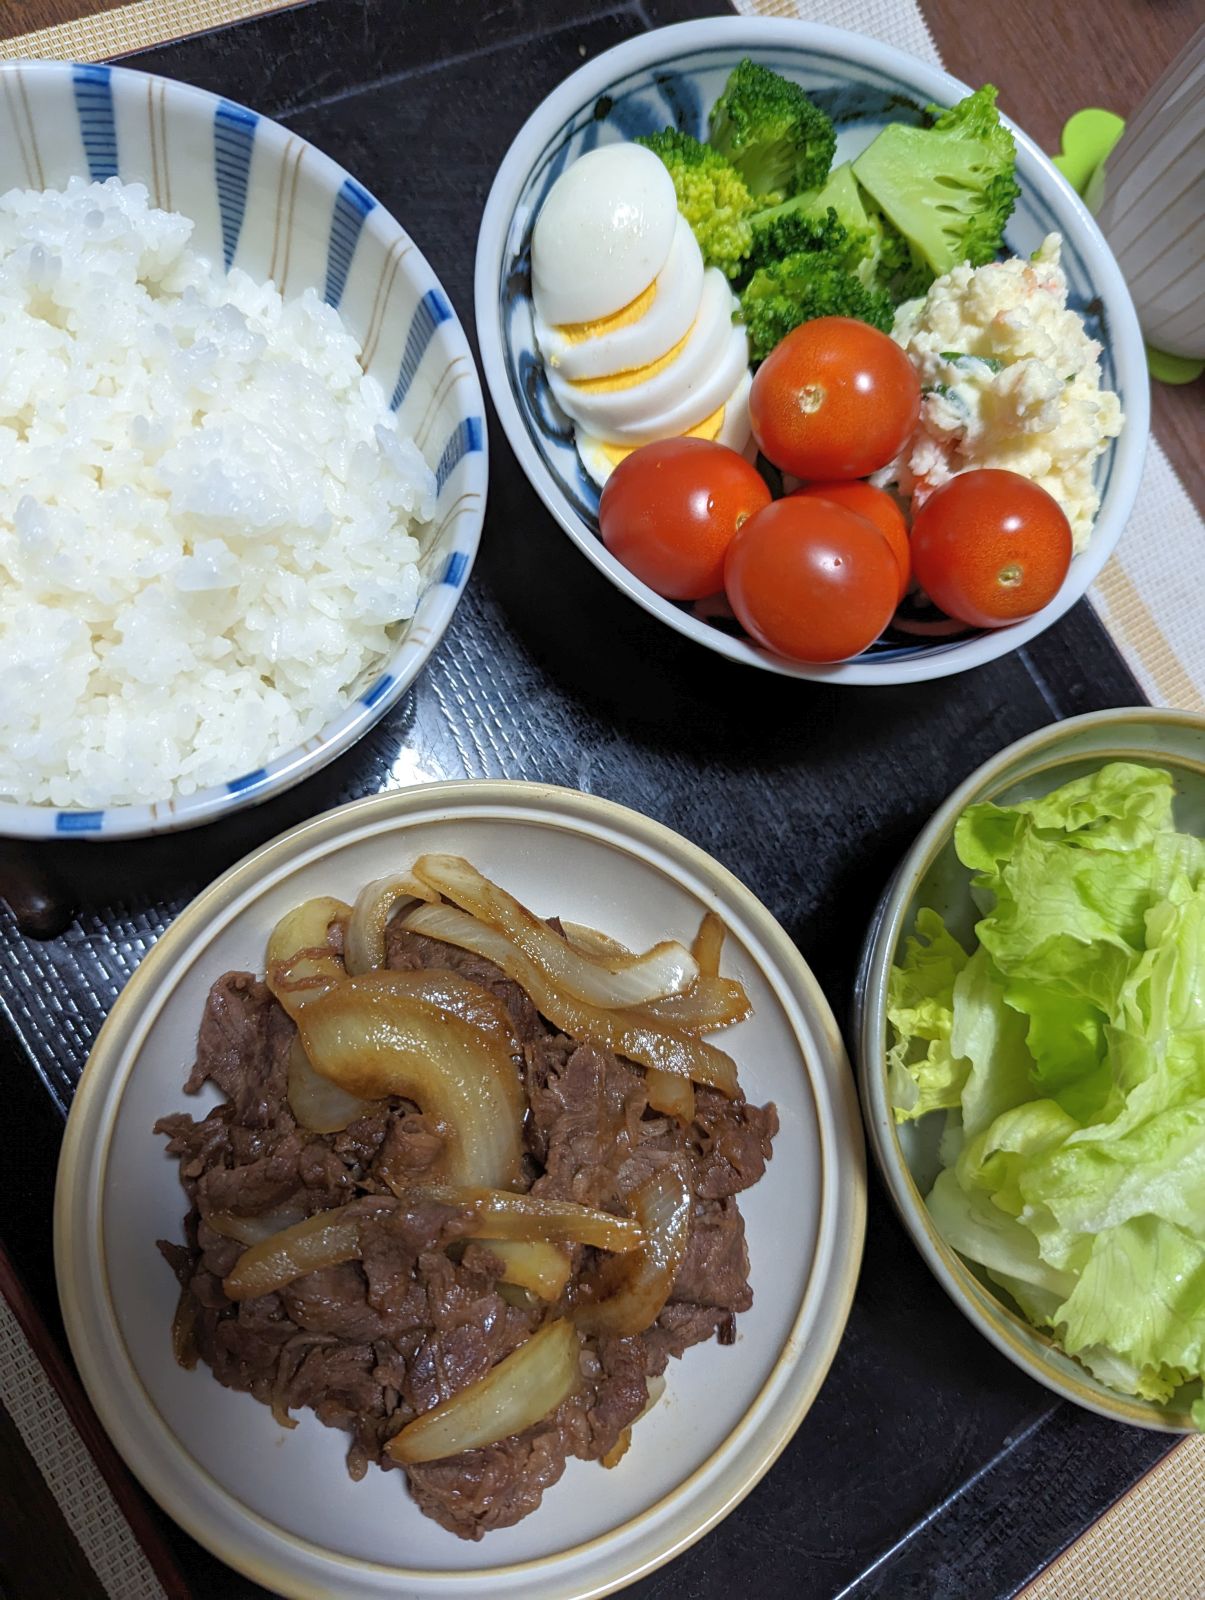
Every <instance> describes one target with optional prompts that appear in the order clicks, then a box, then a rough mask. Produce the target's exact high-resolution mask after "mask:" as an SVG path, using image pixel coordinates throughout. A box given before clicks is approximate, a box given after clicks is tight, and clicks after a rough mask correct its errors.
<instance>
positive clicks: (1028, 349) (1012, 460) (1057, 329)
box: [881, 233, 1123, 551]
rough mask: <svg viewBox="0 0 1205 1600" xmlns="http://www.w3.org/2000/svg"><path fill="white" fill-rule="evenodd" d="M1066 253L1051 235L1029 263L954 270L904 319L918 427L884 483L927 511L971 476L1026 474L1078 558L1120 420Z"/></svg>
mask: <svg viewBox="0 0 1205 1600" xmlns="http://www.w3.org/2000/svg"><path fill="white" fill-rule="evenodd" d="M1061 245H1062V240H1061V239H1060V237H1059V235H1058V234H1057V233H1052V234H1049V235H1048V236H1047V237H1046V239H1045V240H1044V241H1043V242H1042V245H1041V247H1040V249H1039V250H1038V251H1037V253H1036V254H1035V255H1034V256H1033V257H1032V259H1030V260H1028V261H1027V260H1025V259H1023V258H1020V257H1013V258H1012V259H1011V260H1007V261H993V262H989V263H988V264H987V265H986V266H982V267H971V266H968V265H963V266H959V267H955V268H954V270H953V271H952V272H948V273H946V274H945V276H944V277H941V278H938V279H937V280H936V282H935V283H933V284H932V286H931V287H930V289H929V292H928V293H927V294H926V295H925V296H924V298H923V299H919V300H910V301H908V302H906V303H905V304H904V305H902V306H901V307H900V308H899V310H898V311H897V313H896V317H895V323H894V326H893V328H892V337H893V338H894V339H895V340H896V342H897V343H898V344H901V345H902V346H903V347H904V349H905V350H906V351H907V352H908V354H909V356H910V357H911V358H912V361H913V363H914V364H915V366H916V369H917V372H918V374H919V377H920V381H921V387H922V401H921V418H920V426H919V427H918V429H917V431H916V434H915V436H914V437H913V439H912V440H911V442H910V443H909V445H908V446H907V447H906V449H905V450H904V452H903V454H902V455H901V457H900V458H899V460H898V461H897V462H896V463H894V464H893V466H892V467H891V468H889V469H888V470H887V471H886V472H885V473H883V474H882V475H881V481H884V482H888V483H896V484H898V485H899V488H900V491H901V492H902V493H903V494H906V495H912V496H913V497H914V503H916V504H918V505H919V504H922V503H923V502H924V499H925V498H926V496H927V495H928V494H929V493H931V492H932V491H933V490H934V489H936V488H939V487H940V486H941V485H942V484H943V483H946V482H947V481H948V480H949V479H950V478H952V477H954V476H955V475H956V474H958V473H961V472H966V471H968V470H970V469H972V468H976V467H997V468H1004V469H1006V470H1007V471H1010V472H1017V473H1020V474H1021V476H1022V477H1025V478H1029V479H1031V480H1032V481H1033V482H1035V483H1037V484H1039V485H1040V486H1041V487H1042V488H1043V489H1045V490H1047V492H1048V493H1050V494H1052V495H1053V496H1054V498H1055V499H1056V500H1057V501H1058V503H1059V505H1060V506H1061V507H1062V508H1063V511H1064V512H1065V513H1066V516H1067V520H1068V521H1069V522H1070V524H1071V533H1072V539H1073V542H1074V548H1075V550H1077V551H1079V550H1082V549H1083V548H1084V546H1085V545H1086V544H1087V542H1088V537H1089V535H1090V534H1091V532H1092V523H1093V519H1094V517H1095V516H1096V512H1097V509H1098V507H1099V504H1100V496H1099V494H1098V493H1097V490H1096V487H1095V485H1094V484H1093V482H1092V467H1093V464H1094V462H1095V461H1096V458H1097V457H1098V456H1099V455H1100V453H1101V451H1102V450H1103V449H1104V448H1105V445H1106V442H1107V441H1108V440H1109V439H1113V438H1116V436H1117V435H1118V434H1119V433H1120V432H1121V426H1122V421H1123V418H1122V414H1121V404H1120V402H1119V400H1118V398H1117V396H1116V395H1115V394H1114V393H1113V392H1112V390H1110V389H1102V388H1101V382H1100V378H1101V374H1100V359H1099V358H1100V345H1099V344H1098V343H1097V342H1096V341H1095V340H1094V339H1090V338H1089V337H1088V334H1087V332H1086V331H1085V329H1084V324H1083V322H1082V320H1081V319H1080V317H1079V316H1078V314H1077V313H1076V312H1075V311H1073V310H1071V309H1070V308H1069V307H1068V305H1067V280H1066V277H1065V276H1064V274H1063V270H1062V268H1061V266H1060V265H1059V251H1060V247H1061Z"/></svg>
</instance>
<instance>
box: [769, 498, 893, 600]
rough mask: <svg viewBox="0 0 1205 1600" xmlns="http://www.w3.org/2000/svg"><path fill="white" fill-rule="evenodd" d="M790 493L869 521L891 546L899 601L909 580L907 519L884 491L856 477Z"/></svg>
mask: <svg viewBox="0 0 1205 1600" xmlns="http://www.w3.org/2000/svg"><path fill="white" fill-rule="evenodd" d="M792 494H797V495H804V496H807V497H808V498H809V499H819V500H830V501H831V502H832V503H833V505H835V506H844V507H845V509H846V510H847V511H855V512H857V514H858V516H860V517H865V518H866V520H867V522H873V523H874V525H875V527H876V528H877V529H878V530H879V532H880V533H881V534H882V535H883V537H884V539H886V541H887V543H888V544H889V545H890V546H891V553H892V555H893V556H894V557H895V560H896V565H897V566H898V567H899V569H900V599H901V600H902V599H903V598H904V596H905V595H906V594H907V592H908V583H909V580H910V579H911V577H912V551H911V549H910V547H909V544H908V520H907V518H906V517H905V516H904V513H903V512H902V511H901V510H900V508H899V505H898V504H897V502H896V501H894V500H893V499H892V498H891V496H890V495H889V494H888V493H887V491H886V489H876V488H875V486H874V484H873V483H863V482H862V480H861V479H860V478H850V479H848V480H846V481H842V480H841V479H835V480H833V481H831V482H829V483H807V484H804V486H803V488H802V489H794V490H792Z"/></svg>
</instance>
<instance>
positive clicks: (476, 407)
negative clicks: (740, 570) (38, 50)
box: [0, 60, 489, 841]
mask: <svg viewBox="0 0 1205 1600" xmlns="http://www.w3.org/2000/svg"><path fill="white" fill-rule="evenodd" d="M76 70H77V64H76V63H73V62H69V61H46V60H34V61H24V60H22V61H15V60H11V61H3V60H0V98H7V94H6V91H7V90H8V88H9V85H10V84H11V83H12V82H13V81H14V80H15V81H16V82H17V84H19V85H20V88H21V98H22V100H23V102H24V103H25V104H26V105H27V106H28V108H29V117H30V122H31V126H33V127H34V129H35V131H36V125H37V120H38V113H37V108H36V101H35V100H34V99H33V98H31V97H30V96H27V95H26V94H25V93H24V89H25V83H24V81H23V80H26V79H28V80H30V82H31V86H32V85H33V84H36V83H39V82H44V81H46V80H48V79H52V78H64V77H65V78H68V79H69V80H70V79H72V75H73V74H74V73H75V72H76ZM89 70H95V69H89ZM105 70H106V72H107V73H108V76H109V81H110V83H111V85H112V93H113V99H114V102H115V103H116V102H117V101H119V100H121V99H123V98H128V97H130V96H131V95H133V96H137V97H138V99H139V101H140V102H145V101H146V99H147V96H148V95H149V93H150V92H151V90H152V88H153V87H154V86H155V85H162V87H163V107H164V115H165V117H166V118H167V119H168V120H169V121H170V120H171V118H172V116H173V114H174V113H175V112H176V110H177V109H178V108H181V107H184V106H188V105H191V106H192V107H193V108H194V109H195V108H202V109H204V110H206V111H207V112H208V113H210V114H212V112H213V111H214V110H215V109H216V108H217V107H218V106H221V105H226V106H230V107H232V108H234V109H235V110H239V111H249V112H250V114H251V115H253V116H254V117H255V118H256V119H257V121H256V138H257V139H260V138H263V139H264V140H265V141H267V142H268V144H270V145H271V146H273V147H274V148H283V146H284V145H285V144H287V143H288V142H290V141H291V142H293V143H295V144H297V145H300V146H301V147H302V148H303V149H304V151H305V162H306V172H307V176H308V177H309V178H310V179H311V180H317V182H318V183H319V184H320V187H321V193H322V195H323V196H324V197H325V196H326V195H328V194H329V196H330V197H331V200H332V202H333V199H334V197H335V195H337V193H338V192H339V190H340V188H341V187H342V185H343V183H344V182H345V181H347V180H349V179H350V180H351V181H352V182H353V183H355V184H356V186H357V187H358V188H360V189H362V190H363V191H364V193H366V194H367V195H368V196H369V197H370V198H371V199H372V201H373V215H374V217H375V218H376V219H377V226H378V227H383V228H384V229H385V230H386V236H387V237H388V236H389V235H392V236H393V239H394V241H395V242H396V241H401V242H402V243H403V244H404V246H405V248H404V249H403V250H400V251H398V252H397V267H396V274H397V281H398V282H399V283H400V284H405V285H409V286H410V287H411V288H412V289H413V291H414V293H413V302H412V303H411V302H410V301H409V300H407V301H406V302H402V303H400V304H399V303H398V302H395V306H394V310H393V312H392V315H394V316H397V315H403V316H405V315H409V314H410V313H411V312H412V310H413V307H414V306H415V305H417V304H418V303H419V302H420V301H421V299H422V297H423V296H424V295H426V294H428V293H430V292H431V291H435V292H436V293H437V294H439V295H440V296H442V298H443V301H444V302H445V304H446V305H447V307H448V309H449V312H450V315H449V316H448V317H447V318H445V319H444V320H443V321H441V322H440V323H439V326H438V329H437V333H436V336H437V337H439V338H440V339H441V341H442V342H443V344H444V346H445V347H446V349H447V355H448V363H447V364H448V368H449V369H450V368H451V367H452V366H453V364H456V363H461V369H460V381H458V382H457V383H456V384H455V385H453V388H454V390H455V397H454V398H451V397H449V398H448V399H447V400H446V402H445V403H446V405H447V406H448V407H449V408H454V414H455V421H456V427H457V428H466V427H467V428H469V429H470V430H471V431H472V432H473V435H474V443H473V446H472V448H470V449H468V450H467V451H466V452H465V453H464V454H463V455H462V456H461V458H460V461H459V464H458V466H457V469H456V470H457V475H458V479H457V481H458V488H459V492H458V493H457V495H456V496H455V498H454V502H453V504H452V506H451V508H450V509H449V508H445V507H438V506H437V510H436V513H435V517H433V519H432V523H431V524H427V525H426V526H427V528H428V530H429V529H430V528H431V527H432V525H435V528H436V532H437V533H438V532H439V531H440V529H441V527H442V526H443V525H449V524H450V525H451V539H450V543H449V547H448V549H449V553H450V554H452V555H455V556H456V557H458V558H460V564H459V566H458V570H457V579H456V582H455V583H452V582H448V581H444V580H443V579H441V578H440V577H439V576H438V575H437V573H435V572H426V573H424V574H423V581H424V587H423V588H422V589H421V591H420V597H419V602H418V606H417V608H416V610H415V613H414V616H413V617H412V618H411V619H410V620H409V622H408V623H407V624H406V631H405V633H404V635H403V636H402V637H401V638H400V639H399V640H398V641H397V643H396V645H395V647H394V648H393V650H392V651H391V652H390V653H389V654H388V655H386V656H385V657H383V658H382V660H381V661H380V662H379V664H378V666H377V667H376V669H375V674H374V678H373V681H372V682H371V684H370V685H369V686H368V687H366V688H363V689H362V690H361V691H360V693H359V694H357V695H355V696H354V697H353V698H352V699H351V700H350V703H345V704H344V705H342V706H341V707H340V708H339V709H338V710H337V711H336V712H335V714H334V715H333V716H331V717H330V718H329V719H328V720H327V721H326V722H325V723H324V724H323V726H322V727H321V728H320V729H319V731H318V732H317V733H316V734H314V735H312V736H311V737H310V738H309V739H307V740H306V741H305V742H304V743H303V744H301V745H298V746H295V747H293V748H292V749H289V750H286V751H283V752H282V753H281V754H279V755H277V756H275V757H274V758H272V759H271V760H269V761H266V762H265V763H264V764H263V766H262V767H260V768H257V769H255V770H254V771H252V772H244V773H242V774H236V773H232V774H231V776H230V778H229V779H228V780H227V781H226V782H224V783H219V784H214V785H211V786H209V787H207V788H204V789H198V790H197V791H196V793H194V794H190V795H183V796H178V795H170V796H166V797H164V798H163V799H161V800H156V801H151V802H149V803H142V804H138V805H113V806H106V807H103V808H89V807H83V806H62V807H60V806H52V805H49V804H46V805H32V804H26V803H20V802H16V801H9V800H5V799H0V837H9V838H19V839H73V840H75V839H79V840H90V841H103V840H108V839H129V838H138V837H144V836H147V835H152V834H159V833H172V832H176V831H179V830H182V829H185V828H193V827H197V826H199V825H201V824H203V823H206V822H212V821H214V820H215V819H217V818H219V817H224V816H228V815H231V814H233V813H234V812H236V811H242V810H245V809H246V808H248V807H250V806H254V805H259V804H261V803H262V802H263V801H265V800H269V799H272V798H273V797H274V796H276V795H279V794H281V793H282V792H283V791H284V790H286V789H289V788H292V787H293V785H294V784H297V783H300V782H301V780H302V779H303V778H307V777H309V776H311V775H312V774H313V773H315V772H317V771H319V770H320V769H321V768H322V767H324V766H326V765H328V764H329V763H330V762H331V761H333V760H334V759H335V758H336V757H337V756H340V755H342V754H343V753H344V752H345V751H346V750H348V749H350V747H351V746H352V745H353V744H355V743H356V741H357V740H358V739H360V738H361V737H362V736H363V735H364V734H365V733H367V732H368V730H369V729H370V728H372V727H373V726H375V724H376V723H378V722H379V721H380V720H381V719H382V718H383V717H384V716H385V715H386V714H387V713H388V712H389V711H391V710H392V709H393V708H394V707H395V706H396V705H397V703H398V702H399V700H400V699H401V698H402V696H403V695H404V694H405V692H406V690H407V689H408V688H409V687H410V685H411V684H412V683H413V682H414V680H415V678H416V677H417V676H418V673H419V671H420V670H421V669H422V667H423V665H424V664H425V663H426V661H427V659H428V657H429V656H430V655H431V654H432V652H433V651H434V649H435V646H436V645H437V644H438V643H439V640H440V639H441V638H442V636H443V634H444V631H445V630H446V628H447V626H448V624H449V622H450V621H451V619H452V613H453V612H454V611H455V609H456V606H457V604H458V603H459V600H460V597H461V595H462V594H463V592H464V589H465V586H466V584H467V582H468V579H469V577H470V575H471V573H472V569H473V563H474V560H475V558H476V555H477V550H478V547H479V545H480V541H481V530H482V525H483V522H484V517H485V504H486V493H487V487H488V481H489V440H488V435H487V430H486V426H485V402H484V396H483V393H482V388H481V382H480V377H479V374H478V371H477V364H476V362H475V361H474V359H473V353H472V349H471V347H470V345H469V341H468V337H467V335H466V333H465V330H464V327H463V324H462V323H461V321H460V318H459V316H458V315H457V313H456V310H455V307H454V305H453V303H452V300H451V297H450V296H449V295H448V293H447V291H446V289H444V287H443V285H442V283H441V282H440V280H439V278H438V277H437V276H436V274H435V272H434V270H433V268H432V267H431V265H430V263H429V262H428V261H427V258H426V256H425V255H424V254H423V253H422V251H421V250H420V249H419V247H418V245H417V244H416V243H415V242H414V240H413V239H412V238H411V236H410V235H409V233H407V231H406V230H405V228H403V227H402V225H401V224H400V223H399V222H398V220H397V218H396V217H395V216H394V215H393V213H392V212H391V211H390V210H389V208H388V207H387V206H385V205H383V204H382V203H381V201H380V200H379V199H377V197H376V195H375V194H373V192H372V190H371V189H368V188H366V186H364V185H362V184H360V182H359V180H358V179H356V178H354V177H353V175H352V174H351V173H349V172H348V171H347V169H346V168H345V167H343V166H341V165H340V164H339V163H338V162H337V161H335V160H334V159H333V158H332V157H330V156H328V155H326V154H324V153H323V152H322V151H321V150H319V149H318V148H317V146H315V145H312V144H310V142H309V141H308V140H306V139H303V138H301V136H300V135H299V134H296V133H293V132H291V131H290V130H288V129H286V128H285V127H283V126H282V125H281V124H280V123H278V122H277V121H275V119H274V118H271V117H268V116H265V115H264V114H263V113H261V112H258V111H253V110H251V108H249V107H245V106H242V105H241V104H240V103H239V102H237V101H232V100H229V99H227V98H226V97H225V96H222V95H217V94H212V93H210V92H209V91H208V90H206V89H199V88H197V87H195V86H194V85H192V84H187V83H181V82H179V81H178V80H177V79H175V78H167V77H163V76H162V75H161V74H158V73H150V72H139V71H137V70H135V69H133V68H130V67H120V66H113V67H106V68H105ZM78 175H79V176H81V177H82V176H84V174H83V172H82V171H81V172H80V173H79V174H78ZM118 176H119V177H120V176H121V174H120V173H118ZM122 181H123V182H138V181H142V180H140V179H129V178H123V179H122ZM248 203H250V191H249V195H248ZM177 214H179V215H185V216H187V212H178V213H177ZM190 220H193V219H191V218H190ZM327 225H328V223H327V220H326V219H325V218H324V226H327ZM244 270H245V269H244ZM248 276H251V277H254V275H253V274H248ZM255 281H256V282H261V283H262V282H268V281H271V280H268V279H260V278H255ZM286 303H287V302H286ZM343 321H344V327H345V328H346V329H347V332H348V333H349V335H351V337H353V338H354V337H355V335H354V334H351V330H350V328H349V327H348V326H347V323H346V320H345V319H343ZM358 343H359V341H358V340H357V344H358ZM401 437H403V435H401V434H400V433H399V438H401ZM441 515H442V517H443V518H444V523H443V524H441V523H440V522H439V518H440V517H441ZM419 542H420V545H421V542H422V541H421V538H420V540H419ZM426 554H427V555H429V554H430V552H429V551H428V552H426ZM421 565H422V564H421V562H420V571H421Z"/></svg>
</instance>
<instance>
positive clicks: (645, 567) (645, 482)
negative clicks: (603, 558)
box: [598, 439, 770, 600]
mask: <svg viewBox="0 0 1205 1600" xmlns="http://www.w3.org/2000/svg"><path fill="white" fill-rule="evenodd" d="M769 503H770V491H769V489H768V488H767V487H766V483H765V480H764V479H763V478H762V476H761V474H760V473H759V472H758V471H757V469H756V468H755V467H752V466H750V465H749V463H748V462H747V461H746V460H745V458H744V456H740V455H737V453H736V451H735V450H730V449H729V448H728V446H727V445H723V444H713V443H711V441H710V440H707V439H662V440H659V441H658V442H657V443H656V444H646V445H642V446H641V447H640V449H639V450H634V451H633V452H632V454H631V455H630V456H626V457H625V458H624V459H623V460H622V461H621V462H620V463H619V465H618V466H617V467H616V468H615V471H614V472H613V473H612V474H611V476H610V477H609V478H608V479H607V482H606V485H605V487H604V489H603V492H602V500H601V501H600V503H599V507H598V522H599V528H600V530H601V532H602V538H603V543H604V544H605V545H606V547H607V549H608V550H609V551H610V552H611V554H612V555H613V556H615V557H616V558H617V560H619V561H622V562H623V564H624V566H625V567H627V568H628V570H629V571H630V572H634V573H635V574H636V576H637V577H638V578H639V579H641V581H642V582H644V583H647V584H648V586H649V588H650V589H653V590H655V591H656V593H657V594H662V595H665V596H666V598H667V599H669V600H702V599H704V598H705V597H706V596H707V595H710V594H718V593H719V592H720V590H721V589H722V588H723V586H724V554H725V552H726V551H727V549H728V545H729V543H730V541H731V539H732V536H733V534H734V533H735V532H736V530H737V529H738V528H739V527H740V526H741V524H742V523H743V522H745V521H746V520H747V519H748V518H749V517H751V516H752V515H753V514H754V512H756V511H760V510H761V509H762V507H763V506H767V505H769Z"/></svg>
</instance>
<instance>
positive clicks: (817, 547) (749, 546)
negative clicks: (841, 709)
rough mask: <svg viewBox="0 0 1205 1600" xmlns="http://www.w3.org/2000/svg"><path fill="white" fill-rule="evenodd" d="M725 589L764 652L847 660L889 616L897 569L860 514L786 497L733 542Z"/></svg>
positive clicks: (896, 589)
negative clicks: (771, 651)
mask: <svg viewBox="0 0 1205 1600" xmlns="http://www.w3.org/2000/svg"><path fill="white" fill-rule="evenodd" d="M724 588H725V591H726V593H727V595H728V603H729V604H730V605H731V607H732V609H733V611H734V612H735V613H736V615H737V617H738V619H739V620H740V623H741V625H742V627H743V628H744V629H745V631H746V632H747V633H749V634H751V635H752V637H753V638H754V639H756V640H757V642H758V643H759V644H762V645H764V646H765V647H766V649H767V650H773V651H774V652H775V654H777V655H781V656H788V657H790V659H791V660H793V661H844V660H846V658H847V657H849V656H855V655H857V654H858V652H859V651H861V650H865V649H866V647H867V645H869V644H873V643H874V641H875V640H876V639H877V638H878V636H879V634H880V633H882V631H883V629H884V628H885V627H886V626H887V624H888V623H889V622H890V621H891V616H892V613H893V612H894V610H895V607H896V602H897V601H898V599H899V570H898V568H897V567H896V564H895V557H894V556H893V555H892V554H891V550H890V548H889V546H888V544H887V541H886V540H885V539H884V538H883V536H882V534H881V533H880V532H879V530H878V529H877V528H876V527H874V526H873V525H872V524H871V523H869V522H867V520H866V518H865V517H859V516H856V515H855V514H854V513H853V512H852V511H848V510H846V508H845V507H844V506H838V505H834V504H833V503H832V502H831V501H827V500H815V499H813V500H808V499H804V498H799V499H796V498H792V497H790V496H788V498H787V499H785V500H776V501H775V502H774V503H773V505H769V506H767V507H766V509H765V510H764V511H759V512H758V513H757V515H756V516H755V517H750V519H749V521H748V522H746V523H745V525H744V527H743V528H741V530H740V532H739V533H738V534H737V535H736V537H735V538H734V539H733V541H732V543H731V544H730V545H729V547H728V558H727V560H726V561H725V563H724Z"/></svg>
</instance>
